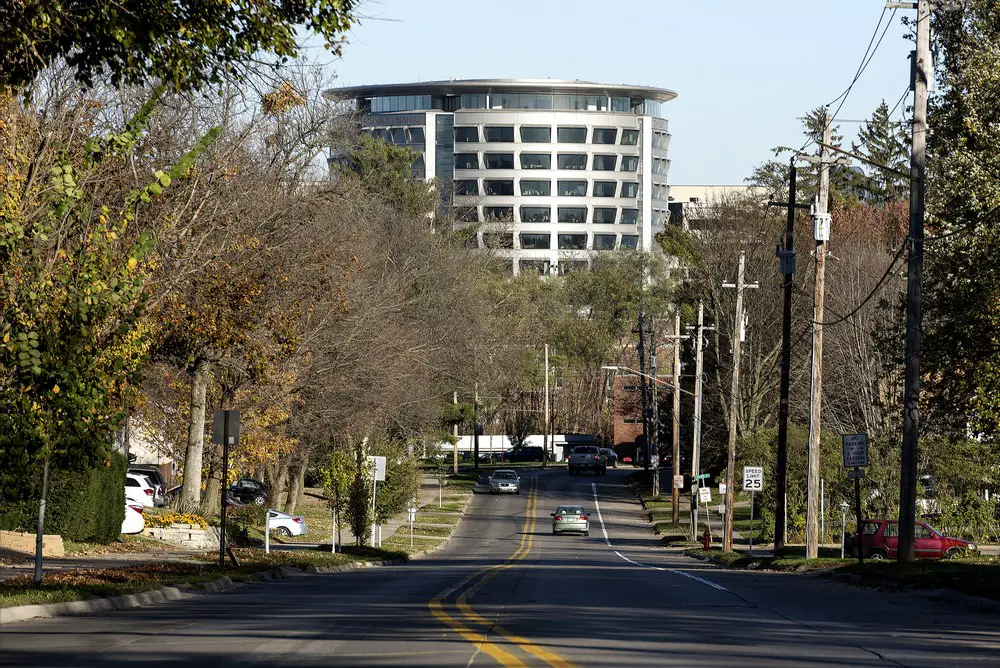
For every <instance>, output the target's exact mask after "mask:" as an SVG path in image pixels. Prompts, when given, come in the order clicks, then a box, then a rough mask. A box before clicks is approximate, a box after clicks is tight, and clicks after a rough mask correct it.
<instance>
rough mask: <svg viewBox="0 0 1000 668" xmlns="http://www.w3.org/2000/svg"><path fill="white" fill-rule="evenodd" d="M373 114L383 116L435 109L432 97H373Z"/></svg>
mask: <svg viewBox="0 0 1000 668" xmlns="http://www.w3.org/2000/svg"><path fill="white" fill-rule="evenodd" d="M371 104H372V113H373V114H382V113H386V112H391V111H418V110H423V109H433V107H432V106H431V96H430V95H390V96H388V97H373V98H372V99H371Z"/></svg>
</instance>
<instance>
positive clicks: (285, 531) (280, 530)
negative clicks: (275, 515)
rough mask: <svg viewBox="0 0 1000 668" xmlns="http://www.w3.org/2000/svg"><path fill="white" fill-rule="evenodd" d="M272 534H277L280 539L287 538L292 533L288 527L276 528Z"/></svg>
mask: <svg viewBox="0 0 1000 668" xmlns="http://www.w3.org/2000/svg"><path fill="white" fill-rule="evenodd" d="M274 533H276V534H278V535H279V536H281V537H282V538H288V537H289V536H291V535H292V532H291V531H289V530H288V527H278V528H277V529H275V530H274Z"/></svg>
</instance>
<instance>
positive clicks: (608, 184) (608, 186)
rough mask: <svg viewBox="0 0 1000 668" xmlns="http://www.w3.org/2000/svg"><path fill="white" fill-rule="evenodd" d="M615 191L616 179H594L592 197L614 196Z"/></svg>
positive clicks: (616, 188)
mask: <svg viewBox="0 0 1000 668" xmlns="http://www.w3.org/2000/svg"><path fill="white" fill-rule="evenodd" d="M616 192H618V182H617V181H594V197H614V196H615V193H616Z"/></svg>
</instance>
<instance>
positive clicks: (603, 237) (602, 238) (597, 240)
mask: <svg viewBox="0 0 1000 668" xmlns="http://www.w3.org/2000/svg"><path fill="white" fill-rule="evenodd" d="M615 241H617V238H616V236H615V235H614V234H595V235H594V250H614V249H615Z"/></svg>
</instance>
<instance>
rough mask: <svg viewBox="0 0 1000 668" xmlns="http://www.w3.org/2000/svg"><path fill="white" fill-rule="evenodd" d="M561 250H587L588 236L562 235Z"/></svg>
mask: <svg viewBox="0 0 1000 668" xmlns="http://www.w3.org/2000/svg"><path fill="white" fill-rule="evenodd" d="M559 249H560V250H587V235H586V234H560V235H559Z"/></svg>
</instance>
